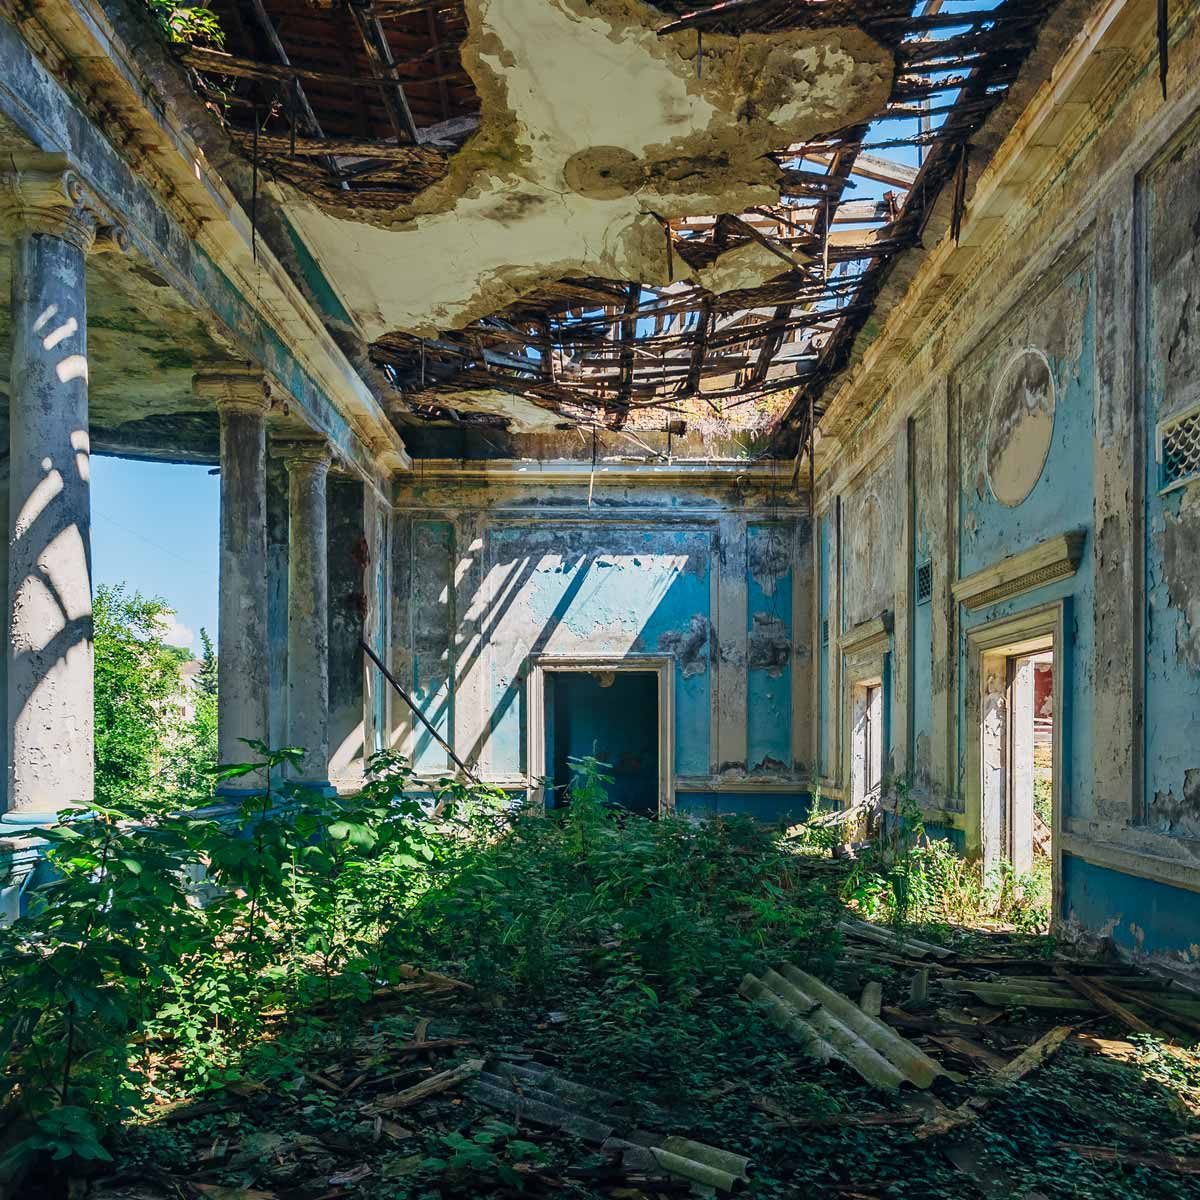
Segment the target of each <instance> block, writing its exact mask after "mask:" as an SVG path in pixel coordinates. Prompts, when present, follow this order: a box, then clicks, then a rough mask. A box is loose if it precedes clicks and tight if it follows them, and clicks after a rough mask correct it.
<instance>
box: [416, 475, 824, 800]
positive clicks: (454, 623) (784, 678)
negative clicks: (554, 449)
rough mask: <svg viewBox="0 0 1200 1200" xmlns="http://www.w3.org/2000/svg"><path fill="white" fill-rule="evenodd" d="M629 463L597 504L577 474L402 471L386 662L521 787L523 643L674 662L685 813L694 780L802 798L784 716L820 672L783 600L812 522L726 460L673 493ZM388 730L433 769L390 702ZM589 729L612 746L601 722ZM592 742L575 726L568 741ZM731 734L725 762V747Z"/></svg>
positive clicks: (458, 737) (502, 777) (448, 729)
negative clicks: (488, 476) (480, 475)
mask: <svg viewBox="0 0 1200 1200" xmlns="http://www.w3.org/2000/svg"><path fill="white" fill-rule="evenodd" d="M629 476H630V478H629V481H627V482H624V481H623V482H618V481H616V480H613V479H608V480H606V481H605V482H603V483H601V484H598V485H597V486H596V487H595V489H594V491H593V495H592V504H591V507H590V508H589V506H588V496H587V492H588V486H587V482H586V473H584V475H583V477H582V478H583V482H582V483H579V484H575V483H559V484H549V485H541V486H539V485H537V484H536V483H534V482H532V481H531V482H529V483H525V482H522V481H520V480H519V478H518V479H515V480H509V481H507V482H504V483H502V484H501V483H487V484H477V483H475V482H473V481H471V480H469V479H465V480H455V479H454V478H453V476H450V477H447V478H445V479H439V480H438V481H436V482H428V483H426V482H422V481H420V480H419V479H414V480H412V481H410V482H408V483H407V484H406V485H404V486H403V487H402V488H401V490H400V492H399V494H398V497H397V503H398V509H397V512H396V515H395V517H394V518H393V525H394V530H393V543H394V545H395V546H396V547H397V554H396V557H395V558H394V560H393V575H394V580H393V585H392V586H393V595H394V606H393V618H392V619H393V648H392V661H393V663H394V664H396V665H397V666H398V667H400V666H402V667H403V668H404V670H405V671H406V675H405V676H404V677H405V678H407V679H408V680H409V682H410V683H411V686H412V690H413V696H414V699H416V700H417V701H418V703H419V704H420V705H421V708H422V711H423V712H425V714H426V716H428V717H429V719H430V720H432V721H434V723H435V724H436V725H437V726H438V728H439V731H440V732H442V733H443V734H444V735H445V736H446V737H447V739H448V740H451V742H452V744H453V745H454V747H455V750H456V752H457V753H459V754H460V755H461V756H462V757H463V758H464V759H466V760H467V761H468V762H472V763H477V764H478V765H479V767H480V768H481V769H482V771H483V773H484V774H485V775H486V776H487V777H488V778H489V779H491V780H493V781H495V782H497V783H501V784H507V785H514V784H517V783H519V782H520V783H523V782H524V778H525V776H526V774H527V772H528V770H529V763H530V761H531V760H530V754H529V747H528V746H527V745H526V735H527V727H528V721H529V708H528V705H529V697H528V691H527V678H528V669H529V664H530V660H531V657H533V656H541V655H551V656H565V657H568V658H603V659H616V660H621V659H624V658H626V657H627V656H631V655H634V656H636V655H651V656H663V655H666V656H669V657H670V658H671V659H672V660H673V662H672V666H671V671H672V672H673V690H674V743H675V755H674V762H673V763H672V764H671V768H672V773H673V775H674V776H675V779H676V785H677V787H678V788H679V790H680V804H681V807H686V805H685V804H684V803H683V800H682V796H683V794H684V792H685V791H689V792H696V793H703V794H705V795H708V794H715V793H718V792H720V793H722V794H724V793H725V792H730V793H731V794H732V793H733V792H736V793H737V794H739V795H743V796H751V797H753V796H755V795H759V794H761V795H767V794H769V795H771V796H775V797H778V796H784V797H788V796H790V797H791V798H792V800H793V801H794V802H795V805H796V806H797V809H799V808H800V807H801V806H802V803H803V797H804V795H805V794H806V789H807V782H808V780H807V775H806V774H804V772H803V771H802V770H800V769H797V767H796V765H795V763H794V760H795V757H796V754H795V748H794V746H793V721H792V714H793V707H794V705H795V704H796V703H797V700H796V695H797V692H798V691H799V690H800V689H808V690H811V688H812V677H811V673H810V658H809V655H808V649H807V645H805V646H804V647H803V649H802V650H801V651H799V652H798V651H797V649H796V647H795V644H794V643H795V638H794V636H793V633H794V629H795V614H794V611H793V607H794V600H795V595H794V594H795V591H796V590H797V589H796V587H795V584H796V581H797V579H802V580H803V582H804V586H805V587H807V586H808V576H809V571H810V568H809V566H808V555H809V553H810V551H809V543H808V539H807V530H808V524H807V518H806V517H805V516H804V515H803V513H802V512H796V511H795V510H794V509H788V508H786V507H783V506H780V505H778V504H776V505H774V506H773V507H772V510H771V511H770V512H769V513H768V512H764V511H763V508H762V498H761V496H759V495H758V494H756V489H750V493H749V494H746V490H745V489H744V488H740V487H739V486H738V485H737V483H736V482H735V476H734V475H733V474H732V473H731V474H730V475H729V476H728V478H725V479H719V480H717V481H716V482H715V483H713V484H710V485H705V486H703V487H701V486H694V487H688V486H682V487H680V486H675V487H672V488H669V489H668V488H664V487H662V486H655V485H654V484H653V483H651V482H649V481H647V482H645V483H641V482H639V481H638V480H637V478H636V472H635V471H630V472H629ZM801 531H802V532H801ZM731 570H732V571H736V576H735V577H734V576H730V574H729V572H730V571H731ZM804 619H805V620H807V619H809V618H807V617H805V618H804ZM598 694H603V693H598ZM550 719H551V715H550V713H549V712H548V713H547V715H546V720H547V721H549V720H550ZM610 723H611V722H610ZM394 726H395V728H394V729H393V741H394V743H395V744H397V745H400V746H402V747H403V746H408V747H409V748H410V750H411V751H412V752H414V753H415V758H416V762H417V765H418V768H419V769H420V770H421V771H422V772H435V771H437V770H441V769H443V767H444V765H445V764H444V758H445V756H444V754H443V753H442V752H441V751H439V750H437V748H436V746H432V747H431V746H430V744H429V739H428V738H427V737H424V736H422V735H421V734H420V732H419V731H413V730H411V728H410V726H411V722H409V721H407V720H406V719H405V717H404V715H403V714H402V713H397V714H395V716H394ZM601 733H603V736H604V739H605V743H606V744H608V743H610V742H611V741H612V737H611V729H610V728H608V726H606V725H604V721H603V720H601V719H600V717H599V716H597V718H596V736H598V737H599V736H600V735H601ZM588 736H589V735H588V733H587V730H586V728H581V727H578V721H577V720H573V722H572V737H573V738H574V739H575V740H576V741H579V740H580V739H582V742H581V744H583V743H586V742H587V739H588ZM631 737H632V734H631ZM736 745H740V746H741V747H743V749H742V750H741V753H740V755H739V756H738V757H737V758H736V759H730V758H728V757H725V758H722V754H723V753H724V749H725V748H727V747H729V746H736ZM806 753H807V751H806V750H805V751H804V754H806ZM548 765H549V764H548ZM801 765H803V764H801ZM772 803H774V801H773V802H772ZM764 804H766V801H765V800H764ZM769 807H770V806H769V805H768V808H769ZM764 811H766V810H765V809H764ZM772 811H773V810H772Z"/></svg>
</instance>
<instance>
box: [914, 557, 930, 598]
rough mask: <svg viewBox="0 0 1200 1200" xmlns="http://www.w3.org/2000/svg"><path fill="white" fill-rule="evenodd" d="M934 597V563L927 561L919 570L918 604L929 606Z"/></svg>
mask: <svg viewBox="0 0 1200 1200" xmlns="http://www.w3.org/2000/svg"><path fill="white" fill-rule="evenodd" d="M932 596H933V563H931V562H929V561H928V560H926V561H925V562H923V563H922V564H921V565H920V566H919V567H918V568H917V603H918V604H928V603H929V601H930V599H931V597H932Z"/></svg>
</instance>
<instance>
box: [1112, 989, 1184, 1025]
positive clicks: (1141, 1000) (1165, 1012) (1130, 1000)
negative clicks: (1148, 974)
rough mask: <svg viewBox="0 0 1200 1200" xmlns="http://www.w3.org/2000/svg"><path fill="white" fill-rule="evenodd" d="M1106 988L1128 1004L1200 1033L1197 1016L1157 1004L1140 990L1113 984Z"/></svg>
mask: <svg viewBox="0 0 1200 1200" xmlns="http://www.w3.org/2000/svg"><path fill="white" fill-rule="evenodd" d="M1105 990H1106V991H1108V992H1110V993H1112V994H1113V995H1114V996H1116V997H1117V998H1118V999H1120V1000H1124V1001H1125V1002H1126V1003H1127V1004H1136V1005H1138V1007H1140V1008H1144V1009H1146V1010H1147V1011H1148V1012H1152V1013H1153V1014H1154V1015H1155V1016H1156V1017H1162V1018H1163V1019H1164V1020H1167V1021H1172V1022H1174V1024H1176V1025H1178V1026H1179V1027H1180V1028H1181V1029H1187V1030H1190V1031H1191V1032H1192V1033H1196V1034H1200V1021H1198V1020H1196V1018H1195V1017H1188V1016H1185V1015H1184V1014H1183V1013H1179V1012H1176V1011H1175V1010H1174V1009H1172V1008H1168V1007H1167V1006H1166V1005H1165V1004H1156V1003H1155V1002H1154V1001H1152V1000H1149V999H1147V998H1146V996H1145V995H1144V994H1142V993H1141V992H1140V991H1139V992H1134V991H1131V990H1129V989H1127V988H1120V987H1114V986H1113V985H1112V984H1108V985H1106V988H1105Z"/></svg>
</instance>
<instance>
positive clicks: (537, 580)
mask: <svg viewBox="0 0 1200 1200" xmlns="http://www.w3.org/2000/svg"><path fill="white" fill-rule="evenodd" d="M713 536H714V535H713V532H712V531H711V530H704V529H695V528H679V527H674V528H671V527H668V528H660V529H649V528H641V529H639V528H636V527H625V526H613V525H608V526H606V525H604V524H601V523H594V524H592V525H574V526H572V525H569V524H568V525H566V526H565V527H564V526H562V525H549V524H542V523H538V524H532V525H526V524H512V525H503V526H499V527H497V528H494V529H493V530H492V531H491V532H490V534H489V536H488V549H489V572H490V574H491V576H492V577H493V578H494V580H495V583H496V585H497V586H499V587H500V588H501V589H502V594H503V596H504V601H503V605H504V608H503V610H502V611H498V612H496V613H495V614H494V616H493V618H492V621H491V625H492V628H493V630H494V637H495V638H498V639H499V642H498V643H496V644H494V650H495V656H494V659H493V661H494V664H495V674H494V676H493V679H492V680H491V705H490V708H491V712H492V714H493V716H492V728H491V747H492V755H491V760H492V769H493V771H494V772H496V773H499V774H513V775H515V774H519V773H520V772H521V771H523V770H524V754H523V750H524V747H523V745H522V743H523V731H524V705H525V697H524V666H525V660H526V658H527V656H528V655H529V654H530V653H538V654H574V655H592V656H621V655H625V654H661V653H674V654H675V655H676V668H675V770H676V773H677V774H681V775H689V774H690V775H705V774H707V773H708V769H709V761H710V747H709V725H710V687H711V682H710V670H709V662H710V642H711V639H712V633H711V616H712V614H711V599H710V595H711V569H712V568H711V562H712V558H713V550H712V546H713Z"/></svg>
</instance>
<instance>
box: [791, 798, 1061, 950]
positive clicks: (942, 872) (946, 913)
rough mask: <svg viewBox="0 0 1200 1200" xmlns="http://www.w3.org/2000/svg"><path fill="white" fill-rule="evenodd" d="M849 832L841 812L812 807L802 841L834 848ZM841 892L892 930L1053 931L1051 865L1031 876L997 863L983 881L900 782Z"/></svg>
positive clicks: (1038, 863)
mask: <svg viewBox="0 0 1200 1200" xmlns="http://www.w3.org/2000/svg"><path fill="white" fill-rule="evenodd" d="M852 832H853V831H852V829H851V828H850V826H849V825H848V824H847V822H846V820H845V819H842V818H840V817H839V816H838V814H836V813H833V814H821V813H820V811H819V809H818V808H816V807H814V812H813V816H812V818H811V819H810V825H809V829H808V831H807V832H806V833H805V835H804V836H805V839H806V841H807V842H808V844H810V845H812V846H814V847H816V848H819V849H832V848H833V847H835V846H838V845H840V844H844V843H846V842H848V841H849V840H850V839H851V836H852ZM841 894H842V899H843V900H845V901H846V902H847V903H851V904H854V905H855V906H856V907H857V908H858V909H859V910H860V911H861V912H862V914H863V915H864V916H865V917H867V918H868V919H869V920H872V921H879V922H882V923H884V924H889V925H892V926H894V927H896V928H900V927H902V926H905V925H917V926H924V927H929V926H934V927H939V926H940V927H942V928H943V929H944V928H947V927H949V926H963V925H973V926H978V925H980V924H992V925H996V926H1008V927H1012V928H1014V929H1016V930H1017V931H1019V932H1022V933H1041V932H1044V931H1045V930H1047V929H1048V928H1049V925H1050V862H1049V859H1048V858H1046V859H1038V860H1035V866H1034V871H1033V872H1032V873H1030V874H1028V875H1022V874H1019V873H1017V872H1015V871H1014V870H1013V868H1012V866H1011V865H1010V864H1008V863H1001V864H999V865H998V866H997V867H995V868H993V869H992V870H990V871H988V872H987V873H986V875H985V873H984V872H983V870H982V869H981V866H980V864H979V863H978V862H977V861H974V860H971V859H969V858H966V857H965V856H964V855H962V854H960V853H959V852H958V850H957V849H956V848H955V846H954V845H953V844H952V843H951V842H950V841H949V840H948V838H946V837H938V836H933V835H931V834H930V833H929V832H928V831H927V830H926V828H925V821H924V816H923V814H922V812H921V808H920V806H919V805H918V804H917V802H916V801H915V799H914V798H913V795H912V790H911V788H910V787H908V786H907V784H905V783H904V782H903V781H898V782H897V783H896V784H895V786H894V789H893V794H892V798H891V800H890V802H889V806H888V809H887V810H886V811H885V812H884V813H883V814H882V819H881V820H880V823H879V827H878V828H877V829H876V830H875V831H874V834H873V836H872V838H871V839H870V840H869V841H867V842H866V843H865V844H864V845H862V846H861V847H860V848H859V850H858V852H857V855H856V857H855V859H854V861H853V863H852V865H851V867H850V869H849V871H848V874H847V876H846V880H845V883H844V885H843V888H842V893H841Z"/></svg>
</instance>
